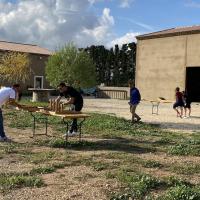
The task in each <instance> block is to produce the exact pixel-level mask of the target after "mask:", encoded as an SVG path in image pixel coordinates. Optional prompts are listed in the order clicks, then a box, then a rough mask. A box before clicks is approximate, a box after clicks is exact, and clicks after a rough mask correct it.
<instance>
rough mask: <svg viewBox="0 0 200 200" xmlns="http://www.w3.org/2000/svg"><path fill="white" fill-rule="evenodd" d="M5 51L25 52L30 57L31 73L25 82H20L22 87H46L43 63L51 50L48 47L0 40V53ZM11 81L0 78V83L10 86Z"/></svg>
mask: <svg viewBox="0 0 200 200" xmlns="http://www.w3.org/2000/svg"><path fill="white" fill-rule="evenodd" d="M6 52H20V53H27V54H28V55H29V59H30V68H31V75H30V79H29V80H27V82H26V83H21V84H22V86H23V88H29V87H34V88H47V87H49V83H48V82H47V80H46V78H45V63H46V62H47V60H48V57H49V55H51V52H50V51H49V50H48V49H45V48H42V47H39V46H37V45H32V44H21V43H13V42H7V41H0V54H4V53H6ZM12 84H13V83H9V82H7V81H3V80H0V85H3V86H10V85H12Z"/></svg>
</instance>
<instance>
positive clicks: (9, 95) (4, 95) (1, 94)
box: [0, 87, 16, 107]
mask: <svg viewBox="0 0 200 200" xmlns="http://www.w3.org/2000/svg"><path fill="white" fill-rule="evenodd" d="M15 96H16V93H15V90H14V89H12V88H9V87H5V88H2V89H0V107H1V106H2V105H3V104H5V103H6V102H7V101H8V100H9V99H15Z"/></svg>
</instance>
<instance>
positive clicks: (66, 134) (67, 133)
mask: <svg viewBox="0 0 200 200" xmlns="http://www.w3.org/2000/svg"><path fill="white" fill-rule="evenodd" d="M70 134H71V132H70V131H67V132H66V133H65V134H64V135H63V136H64V137H67V136H69V135H70Z"/></svg>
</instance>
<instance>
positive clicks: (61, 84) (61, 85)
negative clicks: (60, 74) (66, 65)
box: [58, 82, 66, 87]
mask: <svg viewBox="0 0 200 200" xmlns="http://www.w3.org/2000/svg"><path fill="white" fill-rule="evenodd" d="M65 86H66V84H65V83H64V82H61V83H60V84H59V85H58V87H65Z"/></svg>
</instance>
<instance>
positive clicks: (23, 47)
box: [0, 41, 52, 55]
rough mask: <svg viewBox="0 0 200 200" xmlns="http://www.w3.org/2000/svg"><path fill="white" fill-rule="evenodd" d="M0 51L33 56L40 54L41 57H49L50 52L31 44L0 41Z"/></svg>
mask: <svg viewBox="0 0 200 200" xmlns="http://www.w3.org/2000/svg"><path fill="white" fill-rule="evenodd" d="M0 50H3V51H17V52H23V53H33V54H41V55H51V54H52V52H51V51H49V50H48V49H45V48H42V47H39V46H37V45H32V44H21V43H14V42H7V41H0Z"/></svg>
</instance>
